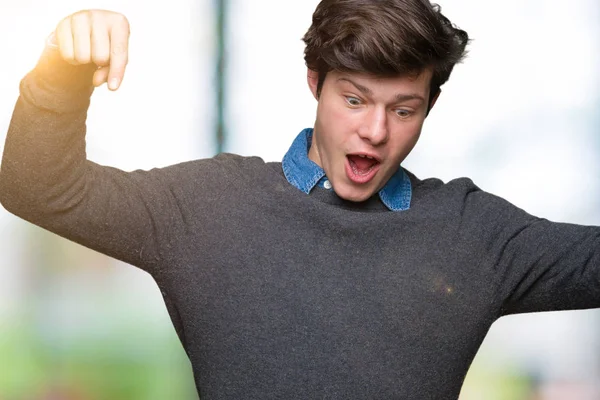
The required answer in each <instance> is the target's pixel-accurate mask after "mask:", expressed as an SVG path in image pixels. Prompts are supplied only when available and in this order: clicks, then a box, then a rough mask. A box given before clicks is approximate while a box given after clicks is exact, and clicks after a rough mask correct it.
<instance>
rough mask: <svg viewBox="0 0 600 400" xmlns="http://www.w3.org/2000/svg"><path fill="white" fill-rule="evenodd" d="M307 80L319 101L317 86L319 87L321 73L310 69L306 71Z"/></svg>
mask: <svg viewBox="0 0 600 400" xmlns="http://www.w3.org/2000/svg"><path fill="white" fill-rule="evenodd" d="M306 80H307V81H308V87H309V89H310V91H311V92H312V94H313V96H314V97H315V99H317V100H319V95H318V94H317V86H318V85H319V73H318V72H317V71H314V70H312V69H310V68H307V70H306Z"/></svg>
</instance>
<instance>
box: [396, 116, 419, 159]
mask: <svg viewBox="0 0 600 400" xmlns="http://www.w3.org/2000/svg"><path fill="white" fill-rule="evenodd" d="M421 127H422V124H419V123H416V124H414V125H411V126H403V127H401V129H398V130H397V131H395V133H393V134H391V135H390V137H392V138H393V139H392V140H393V142H394V143H393V144H392V146H391V147H392V148H394V149H397V153H398V157H406V156H407V155H408V153H410V151H411V150H412V149H413V147H415V145H416V144H417V141H418V140H419V137H420V136H421Z"/></svg>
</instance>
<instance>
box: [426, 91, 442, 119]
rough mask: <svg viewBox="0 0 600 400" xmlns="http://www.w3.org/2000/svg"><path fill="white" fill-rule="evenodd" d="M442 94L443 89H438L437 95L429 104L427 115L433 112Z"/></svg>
mask: <svg viewBox="0 0 600 400" xmlns="http://www.w3.org/2000/svg"><path fill="white" fill-rule="evenodd" d="M440 94H442V89H438V91H437V93H436V94H435V95H434V96H433V97H432V98H431V101H430V102H429V109H428V110H427V115H429V113H430V112H431V109H432V108H433V106H434V105H435V102H436V101H437V99H438V98H439V97H440Z"/></svg>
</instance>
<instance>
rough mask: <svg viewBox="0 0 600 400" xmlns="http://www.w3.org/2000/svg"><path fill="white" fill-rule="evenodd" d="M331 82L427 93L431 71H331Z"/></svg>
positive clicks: (373, 89) (364, 87)
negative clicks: (406, 72)
mask: <svg viewBox="0 0 600 400" xmlns="http://www.w3.org/2000/svg"><path fill="white" fill-rule="evenodd" d="M330 74H331V78H332V79H331V82H332V83H333V84H335V85H351V86H358V88H360V89H367V90H368V91H373V92H375V91H388V90H391V91H394V89H395V90H396V91H398V90H401V91H402V90H407V89H410V90H411V91H418V92H423V93H427V92H429V86H430V83H431V78H432V75H433V71H432V70H431V69H430V68H427V69H424V70H422V71H420V72H418V73H414V74H403V75H397V76H378V75H373V74H367V73H361V72H343V71H331V72H330Z"/></svg>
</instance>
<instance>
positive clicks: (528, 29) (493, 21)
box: [0, 0, 600, 400]
mask: <svg viewBox="0 0 600 400" xmlns="http://www.w3.org/2000/svg"><path fill="white" fill-rule="evenodd" d="M317 3H318V1H317V0H302V1H290V0H286V1H281V0H228V1H224V0H223V1H217V0H215V1H208V0H170V1H169V2H168V3H165V2H162V1H161V2H159V1H155V0H148V1H146V2H139V1H133V0H96V1H89V0H57V1H52V2H47V1H44V0H21V1H19V2H7V1H4V2H2V5H0V38H1V39H0V41H1V43H2V48H3V57H2V61H3V62H2V74H1V75H0V93H2V95H1V96H0V143H2V144H0V149H1V148H2V147H3V142H4V135H5V132H6V129H7V127H8V125H9V121H10V117H11V113H12V109H13V106H14V102H15V101H16V99H17V96H18V84H19V81H20V79H21V78H22V77H23V75H24V74H25V73H26V72H28V71H29V70H30V69H31V68H33V66H34V65H35V62H36V60H37V58H38V56H39V54H40V53H41V50H42V48H43V45H44V41H45V38H46V36H47V35H48V34H49V33H50V32H51V31H52V30H53V29H54V27H55V26H56V24H57V23H58V21H59V20H60V19H61V18H63V17H65V16H66V15H68V14H70V13H72V12H74V11H78V10H80V9H85V8H103V9H111V10H115V11H119V12H122V13H123V14H125V15H126V16H127V17H128V18H129V20H130V23H131V27H132V28H131V29H132V34H131V49H130V53H131V56H130V64H129V68H128V70H127V74H126V79H125V82H124V84H123V86H122V88H121V89H120V90H119V91H117V92H115V93H110V92H108V90H106V88H105V87H102V88H100V89H98V90H97V91H96V92H95V94H94V98H93V101H92V108H91V110H90V113H89V122H88V139H87V143H88V155H89V158H90V159H92V160H94V161H96V162H98V163H101V164H106V165H111V166H115V167H119V168H122V169H125V170H133V169H138V168H141V169H149V168H152V167H159V166H165V165H169V164H172V163H177V162H181V161H186V160H189V159H193V158H202V157H210V156H213V155H214V154H216V153H217V152H219V151H228V152H234V153H239V154H243V155H258V156H261V157H263V158H264V159H265V160H267V161H276V160H280V159H281V157H282V156H283V154H284V153H285V151H286V150H287V148H288V146H289V145H290V143H291V141H292V140H293V138H294V137H295V136H296V135H297V133H298V132H299V131H300V130H301V129H302V128H305V127H309V126H312V123H313V121H314V113H315V106H316V103H315V101H314V99H313V98H312V96H311V95H310V92H309V91H308V89H307V87H306V81H305V74H306V71H305V67H304V62H303V58H302V56H303V54H302V52H303V44H302V42H301V37H302V35H303V34H304V32H305V31H306V29H308V27H309V25H310V22H311V15H312V12H313V10H314V8H315V6H316V5H317ZM441 5H442V9H443V11H444V14H445V15H446V16H447V17H449V18H450V19H451V20H452V21H453V22H454V23H456V24H457V25H458V26H459V27H461V28H462V29H465V30H466V31H467V32H468V33H469V34H470V36H471V37H472V38H473V39H474V41H473V42H472V44H471V46H470V55H469V58H468V59H467V60H466V62H465V63H464V64H462V65H459V66H457V68H456V69H455V72H454V73H453V76H452V77H451V79H450V81H449V82H448V83H447V84H446V85H445V86H444V87H443V95H442V97H441V98H440V100H439V101H438V103H437V105H436V107H435V108H434V110H433V112H432V114H431V115H430V117H429V118H428V120H427V121H426V123H425V127H424V130H423V136H422V139H421V141H420V143H419V145H418V146H417V148H416V149H415V151H414V152H413V153H412V154H411V155H410V156H409V158H408V159H407V160H406V162H405V163H404V166H405V167H406V168H408V169H409V170H411V171H412V172H414V173H415V174H416V175H417V176H419V177H421V178H424V177H429V176H436V177H439V178H441V179H443V180H445V181H448V180H450V179H453V178H455V177H460V176H468V177H470V178H472V179H473V180H474V181H475V183H477V184H478V185H479V186H480V187H481V188H483V189H484V190H487V191H490V192H492V193H495V194H497V195H500V196H502V197H504V198H506V199H508V200H509V201H511V202H513V203H514V204H516V205H517V206H519V207H521V208H523V209H525V210H526V211H528V212H530V213H532V214H535V215H538V216H543V217H546V218H548V219H551V220H555V221H563V222H573V223H580V224H586V225H600V193H599V192H600V179H599V178H600V157H598V156H597V153H598V151H599V150H600V138H599V137H598V133H599V132H600V96H599V94H598V93H599V89H600V56H599V54H600V52H599V51H598V50H599V49H600V3H598V1H597V0H571V1H569V2H564V1H559V0H528V1H526V2H524V1H520V0H504V1H502V2H500V1H493V2H492V1H487V2H482V1H477V0H446V1H443V2H441ZM219 60H221V61H224V63H220V61H219ZM219 93H220V94H221V96H219ZM0 254H1V257H0V400H21V399H28V400H37V399H44V400H46V399H47V400H59V399H60V400H62V399H68V400H75V399H77V400H104V399H127V400H137V399H139V400H147V399H167V398H168V399H181V400H188V399H196V398H197V397H196V395H195V394H194V392H195V391H194V388H193V379H192V374H191V368H190V365H189V362H188V360H187V358H186V355H185V352H184V351H183V349H182V347H181V344H180V343H179V341H178V339H177V337H176V334H175V331H174V329H173V327H172V325H171V323H170V320H169V317H168V314H167V312H166V309H165V306H164V303H163V301H162V298H161V296H160V293H159V291H158V289H157V287H156V286H155V283H154V281H153V280H152V278H151V277H150V276H149V275H147V274H146V273H144V272H142V271H140V270H138V269H136V268H134V267H132V266H130V265H125V264H122V263H119V262H116V261H114V260H112V259H110V258H108V257H105V256H103V255H100V254H98V253H95V252H93V251H91V250H88V249H86V248H83V247H80V246H78V245H75V244H72V243H70V242H68V241H66V240H63V239H61V238H58V237H56V236H54V235H52V234H49V233H47V232H45V231H43V230H41V229H39V228H37V227H35V226H33V225H31V224H28V223H26V222H24V221H22V220H20V219H18V218H16V217H14V216H13V215H11V214H9V213H8V212H6V211H5V210H4V209H1V208H0ZM599 382H600V311H598V310H588V311H574V312H557V313H540V314H525V315H520V316H511V317H507V318H502V319H500V320H499V321H498V322H496V323H495V324H494V325H493V326H492V329H491V330H490V332H489V335H488V337H487V338H486V340H485V342H484V343H483V345H482V347H481V349H480V352H479V353H478V355H477V357H476V359H475V361H474V363H473V365H472V367H471V369H470V371H469V374H468V375H467V379H466V381H465V384H464V387H463V390H462V394H461V397H460V398H461V400H472V399H491V400H500V399H511V400H512V399H536V400H540V399H544V400H550V399H551V400H554V399H584V400H587V399H590V400H591V399H600V385H599Z"/></svg>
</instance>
